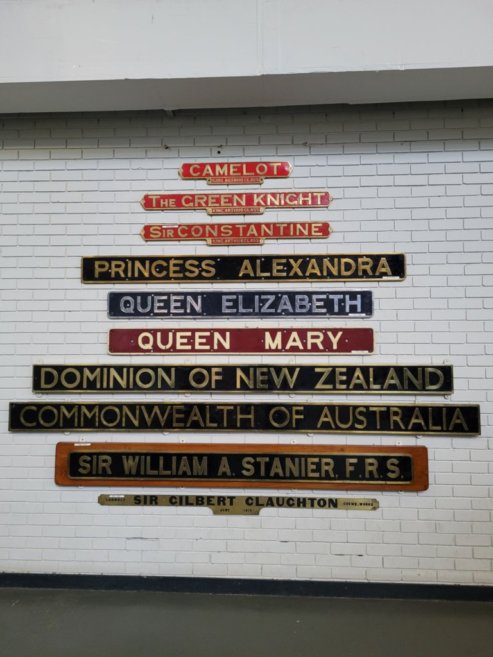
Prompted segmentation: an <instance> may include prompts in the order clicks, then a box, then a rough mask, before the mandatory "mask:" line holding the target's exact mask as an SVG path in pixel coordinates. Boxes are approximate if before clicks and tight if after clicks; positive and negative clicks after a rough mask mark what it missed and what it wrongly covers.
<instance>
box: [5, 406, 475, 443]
mask: <svg viewBox="0 0 493 657" xmlns="http://www.w3.org/2000/svg"><path fill="white" fill-rule="evenodd" d="M9 430H10V431H35V432H46V431H110V432H111V431H182V432H185V431H192V432H195V433H198V432H204V431H206V432H212V433H216V432H221V431H243V432H250V431H253V432H257V431H277V432H278V431H290V432H294V433H327V434H331V433H365V434H374V433H377V434H381V433H388V434H413V435H420V434H421V435H429V436H475V435H478V434H479V432H480V420H479V406H476V405H474V404H461V405H457V404H447V405H440V404H356V403H354V404H348V403H341V404H339V403H336V402H332V403H329V404H318V403H317V404H315V403H309V404H303V403H300V404H295V403H279V402H278V403H253V404H248V403H233V402H231V403H230V402H215V403H208V402H197V403H190V402H187V403H180V402H169V403H152V402H51V403H50V402H11V403H10V414H9Z"/></svg>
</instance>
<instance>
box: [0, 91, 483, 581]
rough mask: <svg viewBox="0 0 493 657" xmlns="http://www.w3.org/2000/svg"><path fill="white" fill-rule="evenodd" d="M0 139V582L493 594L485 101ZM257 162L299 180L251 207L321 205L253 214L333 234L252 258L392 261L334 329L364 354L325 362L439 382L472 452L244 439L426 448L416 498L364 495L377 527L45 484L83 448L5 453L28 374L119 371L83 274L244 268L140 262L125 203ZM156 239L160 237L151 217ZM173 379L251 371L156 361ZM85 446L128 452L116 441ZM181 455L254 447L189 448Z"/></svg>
mask: <svg viewBox="0 0 493 657" xmlns="http://www.w3.org/2000/svg"><path fill="white" fill-rule="evenodd" d="M0 130H1V132H0V146H1V151H0V211H1V247H0V248H1V256H2V258H1V268H2V269H1V307H0V310H1V318H2V323H1V327H0V331H1V332H0V340H1V344H0V357H1V365H2V368H1V370H0V396H1V399H2V402H1V405H0V422H1V434H0V564H1V565H0V570H3V571H8V572H43V573H51V572H54V573H93V574H132V575H182V576H192V575H197V576H217V577H265V578H302V579H303V578H309V579H328V580H364V581H366V580H367V581H374V582H375V581H396V582H399V581H403V582H430V583H459V584H490V585H491V584H493V576H492V562H493V544H492V535H493V517H492V510H493V493H492V491H493V488H492V484H493V456H492V454H491V452H490V451H489V447H491V446H492V432H491V425H492V423H493V391H492V389H491V383H490V381H491V379H492V375H493V339H492V338H493V301H492V297H491V289H492V284H493V274H492V271H493V270H492V260H493V258H492V256H491V252H492V246H493V229H492V224H491V221H492V217H493V102H488V101H483V102H477V103H475V102H470V103H465V104H459V103H457V104H433V105H426V104H420V105H410V106H407V105H399V106H378V107H374V106H369V107H343V108H341V107H331V108H328V109H325V108H323V107H322V108H321V107H316V108H313V109H310V108H308V109H307V108H299V109H281V110H278V111H276V110H266V111H263V110H257V111H254V110H248V111H237V110H235V111H232V112H228V111H218V112H209V111H208V112H197V113H188V112H185V113H178V114H177V116H175V117H168V116H165V115H163V114H160V113H139V114H111V115H108V114H106V115H104V114H103V115H100V116H99V115H79V116H78V115H59V116H21V117H7V116H4V117H0ZM272 157H277V158H284V159H288V160H290V161H291V162H292V163H293V166H294V170H293V174H292V177H291V178H290V179H288V180H286V181H282V182H279V183H276V182H275V181H269V182H267V183H266V187H267V188H272V189H274V188H287V189H289V188H292V187H293V188H296V189H303V188H317V189H319V188H322V189H323V188H326V189H328V190H329V191H330V192H331V194H332V195H333V196H334V201H333V203H332V204H331V206H330V208H329V210H328V211H313V212H311V213H310V212H306V211H303V212H298V211H288V210H285V211H281V212H275V211H269V212H268V215H267V214H266V218H268V219H272V220H276V219H277V218H279V219H281V218H282V219H283V220H284V219H286V218H290V219H306V218H307V217H310V216H311V217H312V218H321V217H322V216H323V217H324V218H328V219H329V221H330V222H331V224H332V228H333V231H334V232H333V235H332V236H331V237H330V238H329V240H327V241H326V242H325V241H323V242H313V243H305V242H302V241H300V242H297V243H294V242H293V243H292V244H289V243H287V242H286V241H283V242H279V243H275V242H271V243H270V244H268V245H266V246H265V247H263V248H264V251H265V252H266V253H283V252H286V251H287V250H289V251H290V252H293V253H294V252H313V253H317V252H323V251H324V250H326V251H328V252H344V251H347V252H355V251H356V252H357V251H370V252H371V251H384V250H385V251H393V250H395V251H403V252H405V253H406V254H407V255H408V278H407V279H406V280H405V281H404V282H401V283H381V284H378V283H372V284H368V285H365V286H364V287H365V288H368V289H372V290H373V291H374V298H375V313H374V317H373V318H372V319H369V320H352V321H348V322H347V324H348V325H352V326H356V325H358V326H361V325H367V326H372V327H374V329H375V332H376V345H377V346H376V351H375V354H374V355H372V356H368V357H365V358H361V357H346V358H343V357H338V359H337V362H338V363H342V362H348V363H351V362H353V363H358V362H365V363H368V364H370V363H374V364H376V363H389V362H395V363H433V364H442V363H447V364H448V363H450V364H453V365H454V368H455V392H454V394H453V396H452V397H451V400H453V401H454V402H479V403H480V404H481V411H482V436H481V437H480V438H454V439H451V438H426V439H419V440H418V439H416V438H414V437H409V438H407V437H397V438H392V437H391V436H385V437H382V438H380V437H378V436H376V437H371V438H370V437H360V438H358V437H356V436H353V437H351V436H344V435H342V436H339V437H336V436H333V437H330V438H327V439H326V438H325V437H320V436H317V437H316V438H314V437H313V436H304V435H294V434H293V435H289V436H286V435H281V434H279V435H275V434H274V435H272V434H268V435H267V434H266V435H265V436H264V435H260V436H255V437H254V439H253V440H252V441H251V442H274V441H277V440H278V441H283V440H286V439H287V441H288V442H290V443H295V442H297V443H300V444H303V443H305V444H306V443H310V442H316V443H318V444H321V443H324V442H330V443H337V442H340V443H358V442H359V443H363V442H366V443H370V444H372V443H373V444H386V445H391V444H405V445H410V444H418V443H419V444H425V445H427V446H428V447H429V455H430V488H429V490H428V491H427V492H425V493H419V494H416V493H407V494H406V493H383V494H378V493H377V494H376V495H375V496H376V497H377V498H378V499H379V500H380V505H381V507H380V510H379V511H376V512H373V513H370V512H344V511H333V510H331V511H297V510H266V511H264V512H262V514H261V515H260V516H258V517H216V516H212V515H211V514H210V512H209V511H207V510H204V509H175V508H158V509H148V508H145V509H135V508H110V507H101V506H99V505H98V504H97V495H98V493H99V492H103V490H101V491H100V490H98V489H64V488H59V487H57V486H55V485H54V483H53V474H54V471H53V470H54V446H55V443H56V442H58V441H60V440H69V441H76V440H78V439H79V438H80V436H79V435H77V434H71V435H63V434H38V433H33V434H23V433H15V434H11V433H9V432H8V431H7V408H8V402H9V401H13V400H24V401H26V400H30V399H33V398H34V397H35V396H34V395H33V393H32V392H31V366H32V364H33V363H43V362H57V363H63V362H67V363H68V362H70V363H74V362H75V363H88V362H91V363H95V362H100V363H110V362H111V363H118V362H120V363H124V362H128V361H131V360H132V359H131V357H126V356H122V357H110V356H108V355H107V354H106V339H107V331H108V329H109V328H110V327H111V326H112V325H113V324H112V323H111V322H110V321H109V320H108V319H107V317H106V296H107V293H108V291H109V290H111V289H112V287H111V286H83V285H82V284H81V283H80V258H81V256H83V255H98V254H101V255H125V254H133V255H140V254H142V255H145V254H153V253H154V254H158V253H164V252H165V253H181V254H185V253H198V254H206V253H207V254H210V253H213V252H216V253H227V252H231V253H248V252H253V251H254V250H255V249H254V248H243V247H236V248H230V249H228V248H225V247H217V248H214V249H209V247H207V246H205V245H203V244H199V243H191V244H189V245H186V244H185V243H183V244H181V245H180V244H178V243H169V244H166V245H165V246H163V245H159V244H157V245H150V244H145V243H144V242H143V241H142V240H141V238H140V236H139V230H140V228H141V226H142V225H143V224H144V223H149V214H145V212H144V211H143V210H142V209H141V207H140V205H139V200H140V198H141V196H142V195H143V194H144V193H145V192H150V191H165V190H177V191H180V190H183V191H184V190H186V189H190V188H192V187H193V186H194V184H193V183H187V182H184V181H181V180H180V179H179V177H178V174H177V170H178V167H179V166H180V164H181V163H182V162H183V161H184V160H189V159H191V158H196V159H202V160H204V159H209V158H218V159H221V160H233V159H254V158H265V159H267V158H272ZM195 187H196V188H197V189H202V188H203V187H204V183H201V182H197V183H195ZM175 218H179V219H180V220H183V221H187V222H190V221H197V220H205V219H206V216H205V214H202V213H200V212H197V213H182V215H181V216H179V217H178V213H177V215H176V216H175V217H173V219H175ZM161 219H163V220H165V221H166V220H172V217H171V216H169V215H165V214H163V215H160V216H159V217H156V216H155V215H153V216H152V221H156V220H157V221H160V220H161ZM305 285H306V284H305ZM343 285H344V284H340V283H339V284H334V285H333V286H330V287H339V286H341V287H342V286H343ZM203 287H204V288H206V287H207V285H204V286H203ZM250 287H251V288H253V287H254V284H251V286H250ZM284 287H286V288H288V287H290V286H289V285H288V284H286V285H285V286H284ZM296 287H298V288H299V289H302V286H296ZM307 287H309V286H307ZM313 287H321V284H318V285H317V284H314V286H313ZM353 287H356V286H353ZM359 287H363V286H361V285H360V286H359ZM128 288H129V289H130V288H134V289H136V290H138V289H142V288H139V286H128ZM122 289H123V288H122ZM197 289H198V288H197ZM295 323H296V322H295V320H291V321H288V320H286V321H285V322H283V324H285V325H290V324H295ZM303 323H304V324H308V322H306V320H304V321H303ZM144 324H145V323H144V322H141V324H139V325H144ZM204 324H205V323H204ZM219 324H220V323H219ZM313 324H314V325H320V320H319V321H318V322H317V321H314V322H313ZM338 324H344V322H339V321H338ZM133 325H134V326H137V323H134V324H133ZM148 325H149V326H156V323H152V322H151V323H149V324H148ZM167 325H168V326H176V325H177V324H176V322H175V323H173V322H170V323H169V324H167ZM196 325H197V326H198V324H196ZM237 325H238V326H248V323H247V322H241V321H240V322H239V323H238V324H237ZM271 358H272V357H271ZM184 360H186V362H201V363H204V362H214V361H216V360H217V361H220V360H221V361H222V362H228V361H230V362H249V360H251V359H249V358H248V357H239V356H237V357H234V356H231V357H224V356H223V357H222V358H220V357H211V356H210V357H199V356H197V357H192V356H188V357H187V358H186V359H184V358H183V357H169V361H170V362H183V361H184ZM261 360H263V361H265V362H268V361H269V360H270V359H269V358H267V357H265V358H261ZM276 360H277V362H280V361H281V359H279V358H277V359H276ZM135 361H136V362H142V361H141V359H140V361H139V358H135ZM298 361H299V362H303V361H304V362H308V363H309V362H314V359H313V358H309V357H299V358H298ZM146 362H148V363H151V362H160V359H159V357H148V359H147V358H146ZM81 398H82V397H81ZM108 398H110V395H106V396H101V400H103V399H108ZM125 398H126V397H125V396H118V399H120V400H124V399H125ZM142 398H143V397H142ZM149 398H151V397H149ZM168 398H169V399H174V397H173V396H169V397H168ZM207 398H208V397H207V396H203V397H200V396H196V397H194V399H197V400H200V399H207ZM239 398H240V397H238V399H239ZM272 398H275V396H273V397H272ZM281 398H282V397H281ZM57 399H67V400H69V399H70V400H76V399H77V396H76V395H61V396H57ZM135 399H139V396H135V395H133V396H132V400H135ZM152 399H158V397H156V396H154V395H153V396H152ZM252 399H257V400H265V399H266V396H265V395H263V396H262V395H257V396H256V397H253V398H252ZM353 399H354V398H353ZM355 399H361V400H365V397H363V396H361V397H356V398H355ZM372 399H375V398H374V397H372ZM387 399H389V398H387ZM390 399H393V400H395V401H398V400H401V401H411V402H412V401H413V400H414V398H413V397H410V398H406V399H402V398H398V397H391V398H390ZM416 399H418V400H421V401H422V400H425V399H426V401H434V402H438V403H440V402H441V401H449V400H448V399H444V398H420V397H417V398H416ZM300 400H305V401H310V396H309V395H307V396H304V397H303V396H300ZM381 401H385V400H384V399H382V400H381ZM92 437H93V438H96V437H97V439H98V440H109V441H111V440H122V436H121V434H114V435H112V434H101V435H94V436H92ZM130 438H132V439H135V440H136V441H144V440H153V441H157V442H159V441H170V440H172V439H173V438H172V437H170V436H169V435H166V436H162V437H159V436H156V435H155V434H154V435H152V436H151V437H150V438H149V436H146V435H144V434H131V435H129V436H128V439H130ZM123 439H125V438H123ZM184 440H185V442H193V441H195V442H198V441H202V440H205V441H207V440H211V441H215V442H225V441H230V442H232V443H234V442H248V441H250V438H249V437H248V436H245V435H239V434H229V435H228V434H222V435H221V436H220V438H219V439H218V438H217V437H216V436H214V435H213V434H210V435H208V434H202V435H200V436H193V435H191V434H187V435H185V437H184ZM123 490H124V489H123V488H122V489H112V490H111V492H120V491H123ZM147 490H148V492H151V491H152V490H153V489H147ZM106 492H109V489H106ZM158 492H161V493H163V492H167V491H166V490H165V489H159V491H158ZM191 492H197V491H191ZM238 492H241V491H238ZM260 492H261V491H260ZM340 494H341V495H344V492H341V493H340ZM337 495H339V493H337ZM348 495H350V494H349V493H348ZM355 495H358V496H361V493H359V494H355ZM368 495H369V496H370V494H368Z"/></svg>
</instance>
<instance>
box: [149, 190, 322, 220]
mask: <svg viewBox="0 0 493 657" xmlns="http://www.w3.org/2000/svg"><path fill="white" fill-rule="evenodd" d="M330 201H331V197H330V194H329V192H319V191H316V192H315V191H303V192H293V191H287V192H215V193H211V192H206V193H195V192H192V193H188V194H176V193H174V194H145V195H144V196H143V198H142V200H141V205H142V207H143V208H144V210H175V211H176V210H206V211H207V214H209V215H219V214H262V213H263V212H264V210H265V209H266V208H267V209H269V208H273V209H279V208H326V207H328V205H329V203H330Z"/></svg>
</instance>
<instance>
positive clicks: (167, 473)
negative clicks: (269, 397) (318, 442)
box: [68, 449, 413, 483]
mask: <svg viewBox="0 0 493 657" xmlns="http://www.w3.org/2000/svg"><path fill="white" fill-rule="evenodd" d="M300 452H302V449H300ZM389 452H391V449H389ZM95 457H96V458H95ZM101 457H103V458H102V459H101ZM184 458H185V459H186V465H185V464H184V462H183V459H184ZM349 458H351V459H352V461H353V463H352V467H351V468H349V467H348V459H349ZM371 458H372V460H374V461H375V470H376V471H377V472H378V473H379V476H378V483H382V482H387V481H392V479H395V476H392V475H395V473H394V472H393V471H392V468H390V467H389V455H387V454H385V455H382V454H374V455H372V456H371ZM394 458H396V457H394ZM294 459H295V463H293V460H294ZM309 459H311V462H312V464H313V462H314V461H316V465H315V467H314V465H311V468H310V467H309V465H308V460H309ZM330 459H331V463H330V466H331V467H330V474H331V477H330V478H331V479H334V480H339V482H340V483H342V482H352V481H354V482H365V483H367V482H368V481H375V475H374V473H372V477H371V479H370V477H368V475H366V476H365V460H366V459H365V458H364V456H362V455H360V456H359V458H358V457H355V456H354V455H353V454H351V455H346V454H331V455H330ZM396 460H398V463H396V464H395V466H396V467H398V468H399V480H400V482H410V481H412V477H413V472H412V459H411V457H410V456H399V457H398V459H396ZM94 463H95V464H96V467H97V468H98V469H97V471H96V472H94V467H95V466H94V465H93V464H94ZM100 464H101V465H102V467H101V468H100ZM274 464H275V465H274ZM227 465H228V467H227V472H228V473H231V474H230V475H229V476H230V477H231V478H233V477H234V479H235V480H236V481H244V482H252V481H253V482H258V481H270V482H276V481H305V482H308V481H310V480H314V479H320V478H321V465H322V463H321V458H320V457H318V458H317V457H314V456H313V455H311V454H310V455H308V454H298V455H296V457H293V456H292V455H289V456H287V455H285V454H277V453H272V454H262V455H260V454H258V455H255V456H254V457H253V458H252V456H250V457H246V456H245V454H243V453H241V452H240V453H238V454H234V453H232V454H228V455H227ZM221 467H222V470H223V473H221ZM310 469H311V471H312V472H313V474H312V475H311V476H310V475H309V472H310ZM294 472H297V473H299V474H297V475H295V474H294ZM233 473H234V474H233ZM184 474H186V475H187V477H189V478H190V479H195V480H197V479H199V480H206V481H208V482H214V481H215V480H216V481H221V480H224V479H225V474H226V464H225V459H224V455H221V454H211V453H208V452H200V451H196V452H191V453H189V454H187V455H186V456H185V457H183V456H181V457H180V456H178V458H177V456H176V455H175V457H174V458H173V455H172V454H166V453H164V454H156V453H152V452H147V451H143V450H131V451H130V450H129V451H125V452H105V451H100V452H94V451H92V450H88V451H87V452H85V453H84V452H76V453H74V452H72V454H70V455H69V460H68V476H69V477H71V478H75V479H86V478H88V479H94V478H97V477H100V476H101V475H104V476H105V478H106V477H108V478H111V479H123V480H125V479H159V478H161V479H163V478H166V479H168V480H172V479H180V480H181V479H183V475H184ZM324 478H325V477H324Z"/></svg>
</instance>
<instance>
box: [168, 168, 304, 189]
mask: <svg viewBox="0 0 493 657" xmlns="http://www.w3.org/2000/svg"><path fill="white" fill-rule="evenodd" d="M291 170H292V167H291V164H290V163H289V162H195V163H191V162H185V163H184V164H182V165H181V167H180V170H179V174H180V176H181V177H182V178H183V180H207V184H208V185H253V184H257V185H261V184H262V183H263V182H264V180H265V179H266V178H287V177H288V176H289V175H290V173H291Z"/></svg>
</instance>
